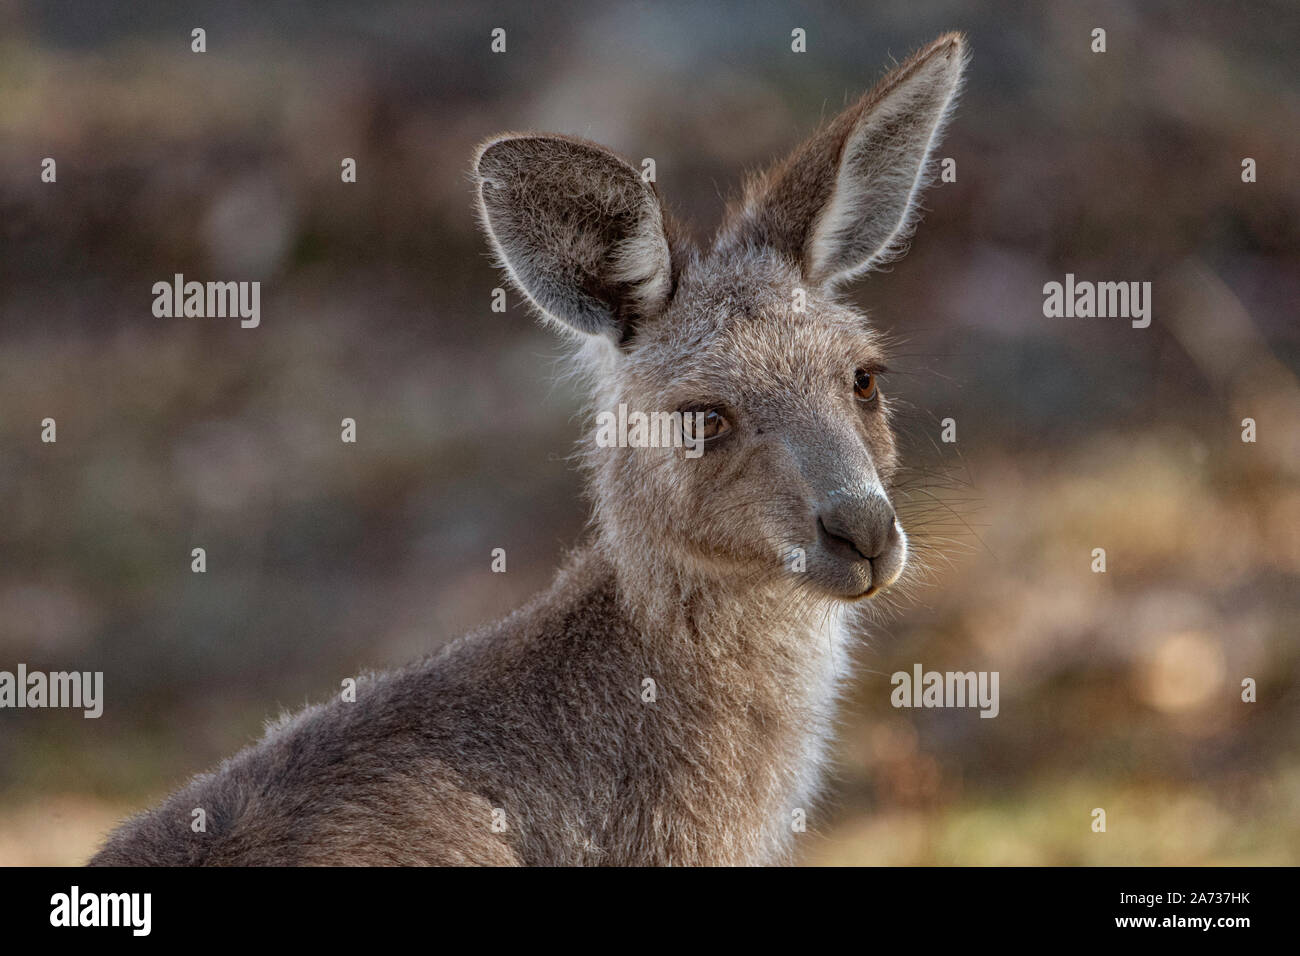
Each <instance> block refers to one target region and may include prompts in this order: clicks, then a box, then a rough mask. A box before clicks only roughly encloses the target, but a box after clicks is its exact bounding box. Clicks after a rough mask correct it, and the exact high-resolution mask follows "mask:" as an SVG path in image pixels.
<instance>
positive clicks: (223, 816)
mask: <svg viewBox="0 0 1300 956" xmlns="http://www.w3.org/2000/svg"><path fill="white" fill-rule="evenodd" d="M963 58H964V50H963V46H962V41H961V38H960V37H958V36H956V35H949V36H946V37H942V38H940V39H939V40H937V41H936V42H935V43H933V44H931V45H930V46H928V47H927V48H925V49H924V50H922V51H920V52H919V53H918V54H916V56H914V57H913V58H912V59H910V60H908V61H907V62H906V63H905V64H903V65H902V66H901V67H899V68H898V69H897V70H895V71H894V72H893V73H891V74H890V75H889V76H888V77H887V78H886V79H885V80H884V81H882V83H881V84H880V85H878V86H877V87H876V89H875V90H874V91H872V92H871V93H869V94H867V96H865V97H863V99H862V100H861V101H859V102H858V103H857V104H856V105H855V106H853V107H851V108H850V109H849V110H847V111H846V112H845V113H844V114H843V115H842V116H841V117H839V118H838V119H836V120H835V121H833V122H832V123H831V124H829V125H828V126H827V127H826V128H825V129H823V130H822V131H821V132H819V133H817V134H816V135H815V136H814V137H813V138H812V139H811V140H810V141H809V142H808V143H807V144H805V146H803V147H802V148H801V149H799V150H797V151H796V152H795V153H794V154H793V156H792V157H791V158H790V159H789V160H787V161H785V162H784V163H781V164H779V165H777V166H776V167H775V168H774V169H773V170H772V171H771V172H769V173H768V174H766V175H764V176H761V177H757V178H755V179H753V180H751V182H750V183H749V185H748V187H747V188H746V191H745V194H744V198H743V200H742V201H741V203H740V204H739V205H737V206H736V207H735V208H733V209H732V210H731V212H730V214H729V216H728V218H727V220H726V221H725V222H724V224H723V226H722V228H721V230H720V231H719V235H718V239H717V241H716V242H715V243H714V245H713V247H712V248H710V249H708V250H706V251H703V252H700V251H697V250H695V249H693V248H692V247H691V246H690V245H689V244H688V243H686V242H685V241H683V240H682V239H681V238H679V237H678V234H677V233H676V231H675V227H674V226H673V225H672V223H671V222H670V221H669V220H668V217H667V216H666V215H665V214H664V212H663V209H662V207H661V206H660V204H659V199H658V196H657V195H656V193H655V192H654V190H653V188H652V187H650V186H648V185H646V184H644V183H643V182H642V181H641V179H640V177H639V175H638V174H637V172H636V171H635V170H634V169H633V168H632V167H630V166H628V165H627V164H626V163H624V162H623V161H622V160H619V159H618V158H617V157H615V156H613V154H611V153H609V152H608V151H606V150H604V149H603V148H601V147H599V146H596V145H594V144H590V143H586V142H583V141H581V140H576V139H570V138H565V137H555V136H531V135H512V136H505V137H499V138H497V139H494V140H492V141H490V142H489V143H488V144H486V145H485V146H484V147H483V148H482V150H480V153H479V155H478V157H477V162H476V170H477V174H478V187H479V194H480V211H481V214H482V216H483V220H484V225H485V228H486V229H487V231H488V234H489V237H490V239H491V241H492V244H493V247H494V249H495V251H496V252H497V254H498V256H499V257H500V259H501V263H502V265H503V266H504V267H505V268H506V269H507V270H508V272H509V274H510V277H511V279H512V280H513V281H514V282H515V284H516V285H517V287H518V288H519V289H520V290H521V291H522V292H523V293H524V294H525V295H527V296H528V297H529V299H530V300H531V301H532V302H533V304H534V305H535V306H536V307H537V308H538V309H539V311H541V313H542V314H543V315H544V316H545V317H546V319H547V320H548V321H550V322H552V323H553V324H554V325H555V326H556V327H557V328H559V329H561V330H563V331H565V332H566V333H568V334H571V335H573V336H574V337H575V338H576V339H578V340H579V341H581V342H582V348H581V350H580V353H579V360H580V362H581V364H582V368H583V369H584V371H585V372H586V373H587V374H588V375H589V376H590V378H591V380H592V387H593V408H594V409H595V410H612V409H614V408H615V407H616V406H617V405H618V403H620V402H624V403H627V405H628V406H629V408H631V409H640V410H645V411H651V410H661V411H672V410H676V409H681V408H683V407H686V408H691V407H699V406H707V407H709V408H713V409H716V410H718V411H719V412H720V414H723V415H724V417H725V418H726V420H727V422H728V423H729V424H730V426H731V427H730V431H729V432H728V433H727V434H725V435H723V436H721V437H719V438H717V439H716V440H714V441H712V442H710V444H709V445H707V446H706V449H707V450H706V451H705V453H704V454H703V456H702V457H698V458H690V457H687V456H686V455H685V454H684V452H683V449H681V448H607V447H598V446H597V445H596V443H595V442H594V441H593V437H592V435H591V434H589V435H588V437H587V438H586V440H585V443H584V446H583V455H584V462H585V466H586V468H587V470H588V472H589V475H590V479H591V488H592V495H593V499H594V503H595V508H594V522H593V523H594V532H593V535H592V539H591V541H590V543H589V544H588V545H587V546H585V547H584V548H582V549H581V550H579V551H578V552H576V553H575V554H574V555H573V556H572V557H571V559H570V561H569V563H568V566H567V567H566V569H565V570H564V571H562V572H561V574H560V575H559V577H558V578H557V580H556V582H555V584H554V585H553V586H552V587H551V589H550V590H549V591H548V592H546V593H545V594H543V595H541V596H539V597H538V598H537V599H535V600H534V601H533V602H532V603H531V604H529V605H528V606H527V607H525V608H523V609H522V610H520V611H518V612H516V613H515V614H514V615H512V616H510V617H509V618H507V619H505V620H504V621H501V622H500V623H498V624H495V625H493V626H491V627H488V628H486V629H485V630H482V631H480V632H478V633H476V634H472V635H470V636H468V637H465V638H463V639H461V640H460V641H458V642H456V643H454V644H452V645H451V646H449V647H448V648H446V649H445V650H443V651H442V652H441V653H440V654H438V655H436V656H434V657H432V658H429V659H427V660H425V661H422V662H419V663H417V664H414V665H412V666H410V667H408V668H406V669H403V670H400V671H396V672H393V673H388V674H381V675H376V676H373V677H370V678H367V679H365V680H363V681H362V682H360V684H359V689H358V694H357V700H356V701H355V702H354V703H351V702H345V701H342V700H335V701H332V702H330V703H326V704H323V705H320V706H316V707H312V708H309V709H308V710H306V711H303V712H301V713H299V714H297V715H295V716H293V717H291V718H288V719H286V720H284V721H282V722H281V723H279V724H278V725H276V726H273V727H271V728H270V729H269V730H268V732H267V734H266V735H265V737H264V739H263V740H262V741H261V742H260V743H258V744H257V745H256V746H254V747H252V748H250V749H248V750H245V751H243V752H242V753H240V754H238V755H236V756H235V757H233V758H231V759H230V760H228V761H226V762H225V763H224V764H222V766H221V767H219V768H218V769H217V770H216V771H215V772H213V773H211V774H207V775H204V776H200V777H197V778H195V779H194V780H193V781H192V782H191V783H190V784H189V785H188V786H186V787H185V788H183V789H182V790H180V791H178V792H177V793H175V794H174V795H173V796H172V797H170V798H169V799H168V800H167V801H166V802H164V803H163V805H162V806H161V807H159V808H157V809H155V810H152V811H150V812H148V813H145V814H142V815H140V816H138V817H135V818H134V819H132V820H130V821H128V822H127V823H126V824H125V825H123V826H122V827H121V828H120V829H118V830H117V831H116V832H115V833H114V834H113V835H112V836H111V837H110V838H109V840H108V842H107V844H106V845H105V847H104V848H103V849H102V850H101V851H100V852H99V853H98V854H97V855H96V856H95V858H94V859H93V860H92V863H96V864H146V865H147V864H155V865H159V864H205V865H221V864H245V865H273V864H416V863H434V864H462V863H477V864H588V863H595V864H750V863H761V862H774V861H780V860H783V859H786V858H787V856H788V854H789V852H790V850H791V847H792V844H793V832H792V827H791V819H792V814H793V813H794V811H796V810H801V809H802V810H804V811H805V812H808V811H809V810H810V804H811V803H812V801H814V800H815V798H816V795H817V791H818V788H819V784H820V779H821V766H822V764H823V762H824V758H825V750H826V746H827V742H828V740H829V738H830V735H831V729H832V728H831V725H832V721H833V709H834V702H835V694H836V686H837V683H838V682H839V681H840V680H842V679H843V678H844V677H845V676H846V675H847V668H848V653H847V647H848V640H847V638H848V634H849V633H850V631H851V629H852V625H853V615H854V612H855V609H856V608H857V607H858V606H859V603H858V602H861V601H864V600H865V599H866V598H868V597H870V596H871V595H872V594H874V593H876V592H877V591H879V590H880V589H882V588H886V587H889V586H890V585H892V584H893V583H894V582H895V581H896V580H897V578H898V576H899V574H900V573H901V572H902V569H903V564H904V562H905V560H906V556H907V543H906V537H905V535H904V534H903V531H902V529H901V527H899V525H898V522H897V520H896V519H895V516H894V512H893V508H892V506H891V504H890V491H891V488H892V486H893V479H894V475H895V472H896V467H897V461H896V458H897V454H896V451H895V447H894V439H893V432H892V430H891V428H890V425H889V400H888V398H887V397H879V398H874V399H871V400H869V401H863V400H860V398H859V397H855V394H854V383H855V380H860V379H855V376H856V375H857V373H858V371H859V370H864V369H865V370H874V369H878V368H881V367H882V365H883V360H884V356H883V354H882V348H881V343H880V341H879V338H878V336H877V335H876V334H875V333H874V332H872V331H871V330H870V329H869V328H868V327H867V325H866V324H865V321H864V319H863V318H862V316H861V315H859V314H858V313H856V312H854V311H853V310H852V309H850V308H848V307H847V306H845V305H842V304H840V303H839V302H837V301H836V299H835V298H834V295H833V289H834V286H835V283H836V282H838V281H843V280H844V279H846V278H849V277H851V276H852V275H855V274H857V273H859V272H861V271H863V270H865V269H866V268H869V267H870V266H871V265H872V264H874V263H877V262H879V261H882V260H883V259H884V258H886V257H887V256H889V255H892V254H895V253H896V252H897V251H898V247H899V245H900V243H901V241H902V240H903V239H904V238H905V237H906V235H907V233H908V231H909V230H910V228H911V225H912V222H913V219H914V210H915V196H916V193H917V191H918V190H919V188H920V186H921V185H922V184H923V181H924V179H925V177H926V168H927V165H928V162H929V159H930V149H931V147H932V145H933V143H934V142H935V141H936V140H937V137H938V135H939V131H940V130H941V128H942V126H943V122H944V119H945V117H946V115H947V112H948V110H949V108H950V106H951V103H952V101H953V98H954V96H955V94H956V89H957V86H958V83H959V77H960V70H961V66H962V61H963ZM796 289H803V290H804V291H805V292H806V294H807V299H808V304H807V310H806V311H804V312H797V311H795V309H794V308H793V307H792V302H793V301H794V296H795V290H796ZM794 547H798V548H801V549H803V551H804V553H805V555H806V563H807V567H806V571H796V570H792V566H791V565H790V564H788V563H787V559H788V557H789V555H790V549H791V548H794ZM647 678H648V679H650V680H652V681H653V682H654V688H655V698H654V700H653V701H648V700H646V699H643V688H644V687H645V684H644V682H645V681H646V679H647ZM195 808H203V809H204V810H205V811H206V814H207V829H206V832H202V833H195V832H193V831H192V830H191V828H190V824H191V819H192V817H191V812H192V810H193V809H195ZM494 810H500V811H504V820H505V824H506V826H505V829H504V831H503V832H495V831H494V829H493V826H492V824H493V811H494Z"/></svg>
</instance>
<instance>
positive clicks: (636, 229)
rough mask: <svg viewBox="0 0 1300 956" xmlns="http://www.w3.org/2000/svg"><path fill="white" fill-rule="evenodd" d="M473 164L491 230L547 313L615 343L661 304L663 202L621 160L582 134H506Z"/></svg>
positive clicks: (505, 259)
mask: <svg viewBox="0 0 1300 956" xmlns="http://www.w3.org/2000/svg"><path fill="white" fill-rule="evenodd" d="M474 171H475V175H476V179H477V181H478V199H479V211H480V214H481V218H482V221H483V226H484V229H485V230H486V231H487V234H488V238H489V240H490V241H491V243H492V246H493V248H494V250H495V251H496V253H497V256H498V258H499V259H500V261H501V264H502V265H503V266H504V267H505V268H506V270H507V272H508V273H509V275H510V279H511V280H512V281H513V282H514V284H515V285H516V286H517V287H518V288H519V290H520V291H521V292H523V294H524V295H526V296H527V297H528V298H529V300H531V301H532V303H533V305H535V306H536V307H537V308H538V310H539V311H540V312H541V313H542V315H543V316H544V317H545V318H547V319H550V320H552V321H553V322H555V323H557V324H558V325H559V326H560V327H561V328H564V329H568V330H570V331H577V332H581V333H585V334H587V335H605V336H608V337H609V338H611V339H612V340H613V341H614V342H615V343H617V342H619V341H621V340H623V339H624V338H626V337H627V335H628V334H629V333H630V332H631V331H632V329H633V328H634V327H635V325H636V323H637V322H639V321H641V320H643V319H646V318H650V317H653V316H654V315H657V314H658V313H660V312H662V311H663V309H664V307H665V306H666V304H667V302H668V297H669V295H670V293H671V291H672V261H671V255H670V253H669V247H668V238H667V234H666V232H665V228H664V214H663V209H662V207H661V206H660V204H659V197H658V196H657V195H656V194H655V192H654V190H653V189H652V188H651V187H650V186H649V185H648V184H647V183H645V182H643V181H642V179H641V176H640V174H639V173H637V171H636V170H635V169H633V168H632V167H631V166H629V165H628V164H627V163H625V162H624V161H623V160H621V159H619V158H618V157H617V156H615V155H614V154H613V153H611V152H610V151H609V150H607V149H605V148H604V147H601V146H597V145H596V144H595V143H588V142H585V141H583V140H577V139H570V138H568V137H564V136H532V135H506V136H501V137H498V138H496V139H493V140H490V141H489V142H488V143H486V144H485V145H484V146H483V147H482V148H481V149H480V150H479V154H478V157H477V159H476V160H475V163H474Z"/></svg>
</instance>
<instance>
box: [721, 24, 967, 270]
mask: <svg viewBox="0 0 1300 956" xmlns="http://www.w3.org/2000/svg"><path fill="white" fill-rule="evenodd" d="M965 62H966V45H965V41H964V40H963V38H962V37H961V35H960V34H957V33H950V34H947V35H946V36H942V37H940V38H939V39H938V40H936V41H934V42H933V43H931V44H930V45H929V46H927V47H926V48H925V49H923V50H920V51H918V52H917V53H915V54H914V55H913V56H912V57H911V58H910V59H908V60H907V61H906V62H905V63H903V64H902V65H901V66H899V67H898V68H897V69H895V70H893V71H892V72H891V73H890V74H889V75H888V76H886V77H885V78H884V79H883V80H881V81H880V82H879V83H878V84H876V86H875V88H874V89H872V90H871V91H870V92H869V93H867V94H866V95H865V96H863V97H862V98H861V99H860V100H858V102H857V103H856V104H854V105H853V106H851V107H849V109H847V110H845V111H844V112H843V113H841V114H840V115H839V116H838V117H836V118H835V119H834V120H833V121H832V122H831V123H830V124H829V125H828V126H826V127H824V128H823V129H822V130H821V131H820V132H818V133H816V134H815V135H814V136H813V137H812V138H811V139H810V140H808V141H807V142H806V143H804V144H803V145H802V146H801V147H799V149H797V150H796V151H795V152H794V153H793V154H792V155H791V156H790V157H789V158H788V159H786V160H785V161H784V162H783V163H780V164H779V165H777V166H776V167H775V168H773V169H772V170H770V171H769V172H767V173H766V174H765V175H762V176H760V177H758V178H757V179H755V180H752V181H751V182H750V183H749V185H748V187H747V188H746V190H745V195H744V200H743V203H742V205H741V207H740V209H739V210H738V211H737V213H736V214H735V216H734V218H733V220H732V221H731V222H730V224H729V226H728V228H726V229H724V232H723V236H722V239H723V241H724V242H728V241H730V242H740V243H743V244H758V245H765V246H767V247H769V248H773V249H776V250H777V251H779V252H781V253H783V254H785V255H786V256H788V257H789V258H790V259H792V260H793V261H794V262H796V263H798V264H799V266H800V267H801V269H802V272H803V275H804V277H805V278H806V279H807V280H808V281H809V282H811V283H815V284H818V285H827V284H833V283H835V282H840V281H844V280H846V279H849V278H852V277H853V276H855V275H858V274H860V273H863V272H865V271H867V270H868V269H870V268H871V267H872V266H875V265H878V264H880V263H881V262H884V261H887V260H888V259H890V258H892V257H894V256H897V255H899V254H901V252H902V247H903V246H904V245H905V243H906V240H907V238H908V236H909V235H910V234H911V230H912V228H913V227H914V225H915V222H914V220H915V217H916V200H917V196H918V194H919V193H920V191H921V189H922V187H923V186H924V185H925V181H926V179H927V178H928V175H927V166H928V164H929V159H930V153H931V151H932V150H933V148H934V147H935V145H936V144H937V143H938V141H939V138H940V136H941V134H942V132H943V126H944V123H945V121H946V119H947V116H948V113H949V111H950V110H951V108H952V105H953V101H954V99H955V97H956V95H957V90H958V87H959V86H960V85H961V73H962V68H963V67H964V66H965Z"/></svg>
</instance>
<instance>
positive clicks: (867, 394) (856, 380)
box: [853, 368, 878, 402]
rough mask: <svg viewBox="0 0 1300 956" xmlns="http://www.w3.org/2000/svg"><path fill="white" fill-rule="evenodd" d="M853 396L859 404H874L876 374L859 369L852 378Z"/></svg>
mask: <svg viewBox="0 0 1300 956" xmlns="http://www.w3.org/2000/svg"><path fill="white" fill-rule="evenodd" d="M853 395H854V397H855V398H856V399H857V400H858V401H860V402H874V401H875V400H876V397H877V395H878V393H877V391H876V373H875V372H872V371H868V370H867V369H865V368H860V369H858V370H857V372H856V373H854V376H853Z"/></svg>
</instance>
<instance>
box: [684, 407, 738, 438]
mask: <svg viewBox="0 0 1300 956" xmlns="http://www.w3.org/2000/svg"><path fill="white" fill-rule="evenodd" d="M697 414H699V415H703V416H704V417H703V418H702V419H700V420H699V422H700V428H699V434H698V435H697V434H696V429H695V423H696V417H695V416H696V415H697ZM729 431H731V422H729V421H727V419H726V417H725V416H724V415H723V414H722V413H721V412H720V411H718V410H717V409H716V408H687V409H683V410H682V433H683V434H684V435H685V436H686V438H687V440H689V441H696V440H699V441H708V440H709V439H710V438H717V437H719V436H720V435H725V434H726V433H727V432H729Z"/></svg>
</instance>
